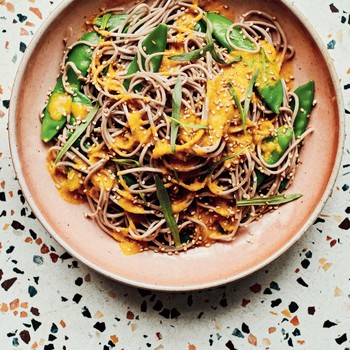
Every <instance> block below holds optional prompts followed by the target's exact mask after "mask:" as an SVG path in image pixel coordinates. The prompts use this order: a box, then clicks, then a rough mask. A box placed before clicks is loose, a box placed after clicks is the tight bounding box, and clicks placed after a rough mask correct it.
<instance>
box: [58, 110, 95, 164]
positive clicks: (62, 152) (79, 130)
mask: <svg viewBox="0 0 350 350" xmlns="http://www.w3.org/2000/svg"><path fill="white" fill-rule="evenodd" d="M98 108H99V104H98V103H96V104H95V105H94V106H93V107H92V109H91V111H90V112H89V113H88V115H87V116H86V118H85V119H84V122H82V123H81V124H80V125H79V126H78V127H77V128H76V129H75V131H74V133H73V134H72V136H71V137H70V138H69V139H68V140H67V142H66V143H65V144H64V146H63V147H62V149H61V150H60V152H59V153H58V155H57V157H56V160H55V164H57V163H58V162H59V161H60V160H61V159H62V157H63V156H64V155H65V154H66V152H67V151H68V150H69V149H70V148H71V146H72V145H73V143H74V142H75V141H76V140H77V139H78V138H79V136H80V135H81V134H82V133H83V132H84V131H85V130H86V128H87V127H88V126H89V124H90V123H91V122H92V120H93V119H94V117H95V115H96V113H97V111H98Z"/></svg>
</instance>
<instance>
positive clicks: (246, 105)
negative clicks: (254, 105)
mask: <svg viewBox="0 0 350 350" xmlns="http://www.w3.org/2000/svg"><path fill="white" fill-rule="evenodd" d="M258 74H259V69H258V70H257V71H256V72H255V73H254V75H253V76H252V78H251V79H250V82H249V85H248V88H247V95H246V96H245V99H244V116H245V119H247V115H248V111H249V105H250V100H251V98H252V93H253V88H254V84H255V82H256V79H257V78H258Z"/></svg>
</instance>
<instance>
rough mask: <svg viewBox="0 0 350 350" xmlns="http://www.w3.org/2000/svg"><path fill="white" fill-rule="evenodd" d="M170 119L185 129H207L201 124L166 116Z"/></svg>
mask: <svg viewBox="0 0 350 350" xmlns="http://www.w3.org/2000/svg"><path fill="white" fill-rule="evenodd" d="M168 118H169V119H170V120H171V121H173V122H175V123H178V124H179V125H180V126H182V127H183V128H184V129H185V130H186V131H188V128H189V129H208V127H207V126H206V125H201V124H187V123H184V122H182V121H180V120H177V119H174V118H173V117H168Z"/></svg>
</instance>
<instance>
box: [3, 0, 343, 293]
mask: <svg viewBox="0 0 350 350" xmlns="http://www.w3.org/2000/svg"><path fill="white" fill-rule="evenodd" d="M217 3H218V2H215V4H217ZM226 3H227V4H229V5H230V6H232V7H233V8H234V11H235V14H237V15H239V14H241V13H244V12H246V11H248V10H250V9H259V10H262V11H266V12H268V13H270V14H272V15H275V16H277V17H278V20H279V21H280V23H281V24H282V26H283V28H285V30H286V32H287V35H288V39H289V41H290V43H291V44H292V45H293V46H294V47H295V49H296V57H295V59H294V75H295V86H298V85H299V84H302V83H304V82H306V81H307V80H310V79H314V80H315V83H316V98H317V101H318V103H317V105H316V107H315V109H314V111H313V114H312V121H311V124H312V126H313V127H314V129H315V132H314V133H313V134H312V135H311V136H309V137H308V139H307V142H306V144H305V146H304V147H303V150H302V155H301V159H302V164H301V165H300V166H299V167H298V171H297V175H296V178H295V182H294V184H293V186H292V188H291V189H290V192H291V193H302V194H303V195H304V196H303V197H302V198H301V199H299V200H298V201H296V202H292V203H289V204H288V205H285V206H282V207H281V208H280V209H278V210H277V211H275V212H274V213H271V214H268V215H265V216H264V218H263V219H262V220H260V221H258V222H255V223H253V224H251V225H250V226H249V227H248V228H246V229H243V230H241V231H240V232H239V233H238V234H237V237H236V239H235V240H234V241H233V242H231V243H226V244H225V243H224V244H221V243H218V244H215V245H213V246H212V247H210V248H196V249H194V250H190V251H188V252H186V253H181V254H180V255H178V256H168V255H165V254H155V253H152V252H147V253H142V254H137V255H132V256H125V255H124V254H123V253H122V252H121V250H120V249H119V246H118V244H117V243H116V242H115V241H114V240H113V239H112V238H110V237H109V236H107V235H106V234H104V233H103V232H102V231H101V230H100V229H99V228H98V226H97V225H96V224H95V223H94V222H93V221H91V220H87V219H85V218H84V216H83V212H84V210H85V206H84V205H72V204H69V203H67V202H65V201H63V200H62V199H61V197H60V196H59V194H58V192H57V190H56V188H55V186H54V184H53V182H52V180H51V178H50V175H49V174H48V172H47V170H46V153H47V146H46V145H44V144H43V143H42V142H41V139H40V128H41V125H40V120H39V113H40V112H41V110H42V107H43V106H44V103H45V99H46V93H47V91H48V89H49V87H53V86H54V84H55V82H56V76H57V74H58V70H59V68H58V67H59V63H60V61H61V59H62V54H63V50H64V45H63V40H62V39H63V37H64V36H65V35H66V33H67V28H72V33H73V37H74V38H76V39H78V38H79V37H80V36H81V34H82V26H83V23H84V21H85V20H86V19H87V18H90V17H91V15H93V14H95V13H97V12H98V9H99V8H100V7H102V6H104V5H106V3H105V2H104V1H101V0H98V1H95V0H86V1H77V0H67V1H64V2H62V3H61V4H60V5H59V6H58V7H57V8H56V10H55V11H54V12H53V13H52V15H51V16H50V17H49V18H48V20H47V21H46V22H45V23H44V25H43V26H42V27H41V28H40V29H39V30H38V32H37V33H36V36H35V37H34V39H33V41H32V42H31V44H30V46H29V47H28V49H27V51H26V53H25V56H24V58H23V61H22V63H21V66H20V68H19V70H18V73H17V76H16V81H15V84H14V87H13V91H12V98H11V108H10V118H9V138H10V147H11V154H12V159H13V164H14V168H15V171H16V173H17V177H18V180H19V183H20V186H21V188H22V191H23V193H24V195H25V197H26V199H27V201H28V203H29V205H30V206H31V208H32V209H33V211H34V213H35V215H36V216H37V218H38V219H39V220H40V222H41V223H42V225H43V226H44V227H45V229H46V230H47V231H48V232H49V233H50V234H51V235H52V236H53V237H54V238H55V239H56V240H57V242H59V243H60V244H61V245H62V246H63V247H64V248H65V249H66V250H67V251H68V252H70V253H71V254H72V255H74V256H75V257H76V258H78V259H79V260H81V261H82V262H83V263H85V264H86V265H88V266H89V267H91V268H93V269H94V270H96V271H98V272H100V273H101V274H103V275H105V276H108V277H110V278H112V279H114V280H117V281H120V282H123V283H127V284H130V285H133V286H137V287H142V288H150V289H155V290H167V291H186V290H198V289H204V288H208V287H214V286H218V285H221V284H224V283H228V282H232V281H235V280H238V279H240V278H242V277H244V276H247V275H248V274H250V273H252V272H254V271H256V270H258V269H260V268H262V267H263V266H265V265H266V264H268V263H270V262H271V261H273V260H274V259H276V258H277V257H278V256H280V255H281V254H282V253H284V252H285V251H286V250H287V249H288V248H289V247H290V246H291V245H292V244H293V243H295V242H296V241H297V240H298V239H299V238H300V237H301V236H302V235H303V234H304V233H305V232H306V231H307V229H308V228H309V227H310V226H311V225H312V223H313V222H314V221H315V219H316V218H317V216H318V214H319V213H320V211H321V209H322V207H323V206H324V204H325V202H326V201H327V198H328V196H329V195H330V192H331V190H332V187H333V184H334V182H335V179H336V175H337V172H338V169H339V166H340V160H341V155H342V146H343V141H344V119H343V114H342V113H343V110H344V109H343V105H342V98H341V93H340V89H339V86H338V81H337V77H336V74H335V70H334V67H333V64H332V62H331V59H330V57H329V55H328V53H327V51H326V49H325V47H324V45H323V44H322V42H321V40H320V38H319V37H318V35H317V34H316V33H315V30H314V29H313V28H312V27H311V25H310V24H309V22H308V21H307V20H306V19H305V18H304V17H303V15H302V14H301V13H300V12H299V11H297V10H296V9H295V8H294V6H292V5H291V4H290V3H289V2H288V1H285V0H268V1H266V0H264V1H262V0H251V1H235V0H231V1H229V0H228V1H226Z"/></svg>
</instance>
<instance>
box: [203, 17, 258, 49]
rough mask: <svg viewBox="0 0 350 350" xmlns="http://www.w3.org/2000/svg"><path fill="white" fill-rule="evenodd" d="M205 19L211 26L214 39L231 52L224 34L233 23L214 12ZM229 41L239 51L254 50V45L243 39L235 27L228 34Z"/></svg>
mask: <svg viewBox="0 0 350 350" xmlns="http://www.w3.org/2000/svg"><path fill="white" fill-rule="evenodd" d="M207 18H208V20H209V21H210V22H211V24H212V26H213V36H214V38H215V39H216V40H217V41H218V42H219V43H220V44H221V45H222V46H224V47H226V48H227V50H229V51H232V50H233V47H232V46H231V45H230V43H229V42H228V40H227V39H226V33H227V30H228V29H229V27H230V26H232V24H233V22H232V21H231V20H229V19H228V18H226V17H224V16H221V15H219V14H218V13H214V12H208V13H207ZM230 39H231V41H232V43H233V44H234V45H236V46H237V47H239V48H240V49H245V50H254V49H255V48H256V47H255V45H254V44H253V43H252V42H251V41H250V40H249V39H247V38H245V37H244V35H243V34H242V33H241V29H240V28H239V27H235V28H233V29H232V31H231V34H230Z"/></svg>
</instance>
